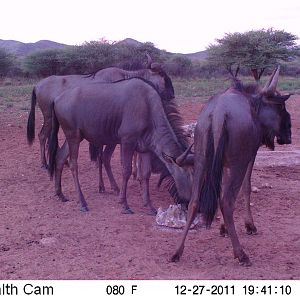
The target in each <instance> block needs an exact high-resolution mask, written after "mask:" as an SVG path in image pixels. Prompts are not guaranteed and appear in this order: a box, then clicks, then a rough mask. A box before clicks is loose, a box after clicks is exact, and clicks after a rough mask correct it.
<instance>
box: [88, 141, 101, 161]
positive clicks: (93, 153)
mask: <svg viewBox="0 0 300 300" xmlns="http://www.w3.org/2000/svg"><path fill="white" fill-rule="evenodd" d="M89 152H90V159H91V161H97V158H98V155H99V147H97V146H95V145H93V144H91V143H89Z"/></svg>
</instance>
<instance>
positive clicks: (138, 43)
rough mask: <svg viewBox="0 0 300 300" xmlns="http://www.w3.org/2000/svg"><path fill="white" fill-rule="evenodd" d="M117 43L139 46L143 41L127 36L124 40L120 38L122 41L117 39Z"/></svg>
mask: <svg viewBox="0 0 300 300" xmlns="http://www.w3.org/2000/svg"><path fill="white" fill-rule="evenodd" d="M117 44H119V45H132V46H140V45H142V44H143V43H141V42H139V41H137V40H134V39H131V38H127V39H125V40H122V41H119V42H117Z"/></svg>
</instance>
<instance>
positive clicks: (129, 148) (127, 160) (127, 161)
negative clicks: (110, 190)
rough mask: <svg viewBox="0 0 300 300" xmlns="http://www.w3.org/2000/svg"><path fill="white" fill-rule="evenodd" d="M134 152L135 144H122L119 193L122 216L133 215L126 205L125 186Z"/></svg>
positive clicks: (129, 174) (130, 170)
mask: <svg viewBox="0 0 300 300" xmlns="http://www.w3.org/2000/svg"><path fill="white" fill-rule="evenodd" d="M134 150H135V144H131V143H123V144H122V146H121V161H122V173H123V174H122V175H123V178H122V188H121V191H120V203H121V204H122V205H123V211H122V213H124V214H133V211H132V210H131V209H130V208H129V206H128V203H127V184H128V180H129V178H130V176H131V172H132V156H133V153H134Z"/></svg>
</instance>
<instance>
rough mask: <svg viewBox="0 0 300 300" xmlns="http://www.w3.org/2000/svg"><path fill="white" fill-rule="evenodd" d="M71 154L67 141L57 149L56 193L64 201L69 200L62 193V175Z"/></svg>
mask: <svg viewBox="0 0 300 300" xmlns="http://www.w3.org/2000/svg"><path fill="white" fill-rule="evenodd" d="M68 156H69V146H68V143H67V141H65V142H64V144H63V146H62V147H61V148H60V149H58V150H57V154H56V166H55V193H56V195H57V196H58V197H59V199H60V200H62V201H63V202H66V201H68V199H67V198H66V197H65V195H64V194H63V193H62V188H61V175H62V171H63V168H64V165H65V163H66V161H67V159H68Z"/></svg>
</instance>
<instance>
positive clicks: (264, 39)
mask: <svg viewBox="0 0 300 300" xmlns="http://www.w3.org/2000/svg"><path fill="white" fill-rule="evenodd" d="M296 40H297V36H295V35H293V34H291V33H288V32H285V31H283V30H274V29H272V28H271V29H268V30H265V29H261V30H257V31H254V30H252V31H248V32H245V33H238V32H236V33H227V34H226V35H225V37H224V38H222V39H217V44H216V45H210V46H209V47H208V48H207V50H208V60H209V61H210V62H211V63H213V64H214V65H218V66H223V67H225V68H226V70H227V71H228V72H229V73H230V74H231V75H232V76H235V77H236V76H237V75H238V72H239V68H240V67H245V68H247V69H249V70H250V71H251V72H252V75H253V77H254V78H255V80H257V81H258V80H259V79H260V78H261V76H262V74H263V73H264V71H265V70H266V68H268V67H273V66H274V65H276V64H278V63H279V62H280V61H289V60H291V59H293V58H295V57H296V56H299V46H297V44H296ZM234 70H235V71H234Z"/></svg>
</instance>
